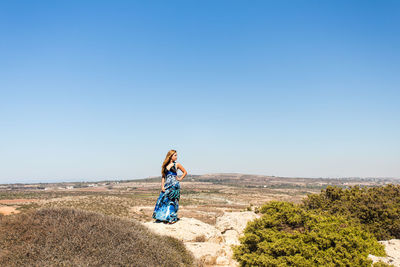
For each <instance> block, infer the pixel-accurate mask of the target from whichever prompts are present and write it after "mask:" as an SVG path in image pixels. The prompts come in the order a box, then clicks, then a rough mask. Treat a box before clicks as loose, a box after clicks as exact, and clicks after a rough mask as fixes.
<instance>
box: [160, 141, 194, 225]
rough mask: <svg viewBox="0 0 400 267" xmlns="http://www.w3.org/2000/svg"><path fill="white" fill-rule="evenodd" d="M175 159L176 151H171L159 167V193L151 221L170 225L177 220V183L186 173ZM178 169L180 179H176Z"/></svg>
mask: <svg viewBox="0 0 400 267" xmlns="http://www.w3.org/2000/svg"><path fill="white" fill-rule="evenodd" d="M177 158H178V154H177V152H176V150H173V149H171V150H170V151H168V153H167V156H166V157H165V160H164V162H163V164H162V166H161V177H162V178H161V192H160V196H159V197H158V199H157V202H156V206H155V207H154V211H153V219H156V222H164V223H170V224H172V223H175V222H177V221H178V220H179V218H178V214H177V213H178V209H179V198H180V188H181V186H180V183H179V182H180V181H182V180H183V178H184V177H185V176H186V174H187V171H186V170H185V168H183V166H182V165H181V164H180V163H177V162H176V159H177ZM178 169H179V170H181V171H182V172H183V175H182V176H181V177H178Z"/></svg>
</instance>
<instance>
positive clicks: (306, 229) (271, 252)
mask: <svg viewBox="0 0 400 267" xmlns="http://www.w3.org/2000/svg"><path fill="white" fill-rule="evenodd" d="M260 212H261V213H262V214H263V215H262V217H260V218H258V219H255V220H254V221H251V222H249V223H248V224H247V227H246V228H245V230H244V236H242V237H241V238H240V242H241V244H240V245H239V246H234V247H233V250H234V258H235V259H236V260H238V261H239V263H240V264H241V266H370V265H371V263H372V261H371V260H369V259H368V254H374V255H378V256H384V255H385V251H384V247H383V245H381V244H379V243H378V242H377V240H376V238H375V237H374V236H373V235H372V234H370V233H368V232H366V231H363V230H362V229H361V227H360V226H359V225H354V224H352V223H350V222H349V221H347V220H346V219H345V218H343V217H339V216H333V215H328V216H326V215H320V214H316V213H315V212H312V211H307V210H305V209H303V208H301V207H300V206H296V205H294V204H292V203H288V202H279V201H273V202H269V203H267V204H265V205H263V206H262V207H261V208H260Z"/></svg>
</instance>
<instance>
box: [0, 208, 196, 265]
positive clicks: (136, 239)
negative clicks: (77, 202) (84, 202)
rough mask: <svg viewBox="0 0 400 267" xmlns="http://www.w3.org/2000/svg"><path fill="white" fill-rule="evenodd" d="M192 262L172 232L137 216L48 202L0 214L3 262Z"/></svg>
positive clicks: (95, 263)
mask: <svg viewBox="0 0 400 267" xmlns="http://www.w3.org/2000/svg"><path fill="white" fill-rule="evenodd" d="M49 265H50V266H54V265H56V266H104V265H106V266H192V265H194V259H193V255H192V254H191V253H190V252H188V251H187V250H186V248H185V246H184V244H183V243H182V242H181V241H179V240H177V239H175V238H172V237H165V236H159V235H156V234H154V233H152V232H150V231H149V230H148V229H147V228H146V227H144V226H143V225H141V224H140V223H138V222H136V221H133V220H124V219H121V218H117V217H114V216H106V215H103V214H99V213H94V212H88V211H82V210H76V209H71V208H44V209H39V210H36V211H27V212H25V213H20V214H16V215H11V216H1V215H0V266H49Z"/></svg>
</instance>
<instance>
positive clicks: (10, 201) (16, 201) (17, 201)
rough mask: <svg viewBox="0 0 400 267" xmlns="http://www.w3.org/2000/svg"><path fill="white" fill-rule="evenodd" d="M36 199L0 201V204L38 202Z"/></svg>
mask: <svg viewBox="0 0 400 267" xmlns="http://www.w3.org/2000/svg"><path fill="white" fill-rule="evenodd" d="M38 201H39V200H38V199H23V198H17V199H0V204H20V203H27V202H38Z"/></svg>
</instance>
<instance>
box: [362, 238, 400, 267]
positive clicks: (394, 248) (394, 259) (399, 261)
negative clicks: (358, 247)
mask: <svg viewBox="0 0 400 267" xmlns="http://www.w3.org/2000/svg"><path fill="white" fill-rule="evenodd" d="M379 243H381V244H383V245H385V251H386V254H387V255H388V256H387V257H377V256H374V255H368V257H369V258H370V259H371V260H372V261H373V262H374V263H375V262H378V261H382V262H385V263H388V264H392V265H394V266H398V267H400V239H391V240H383V241H379Z"/></svg>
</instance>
